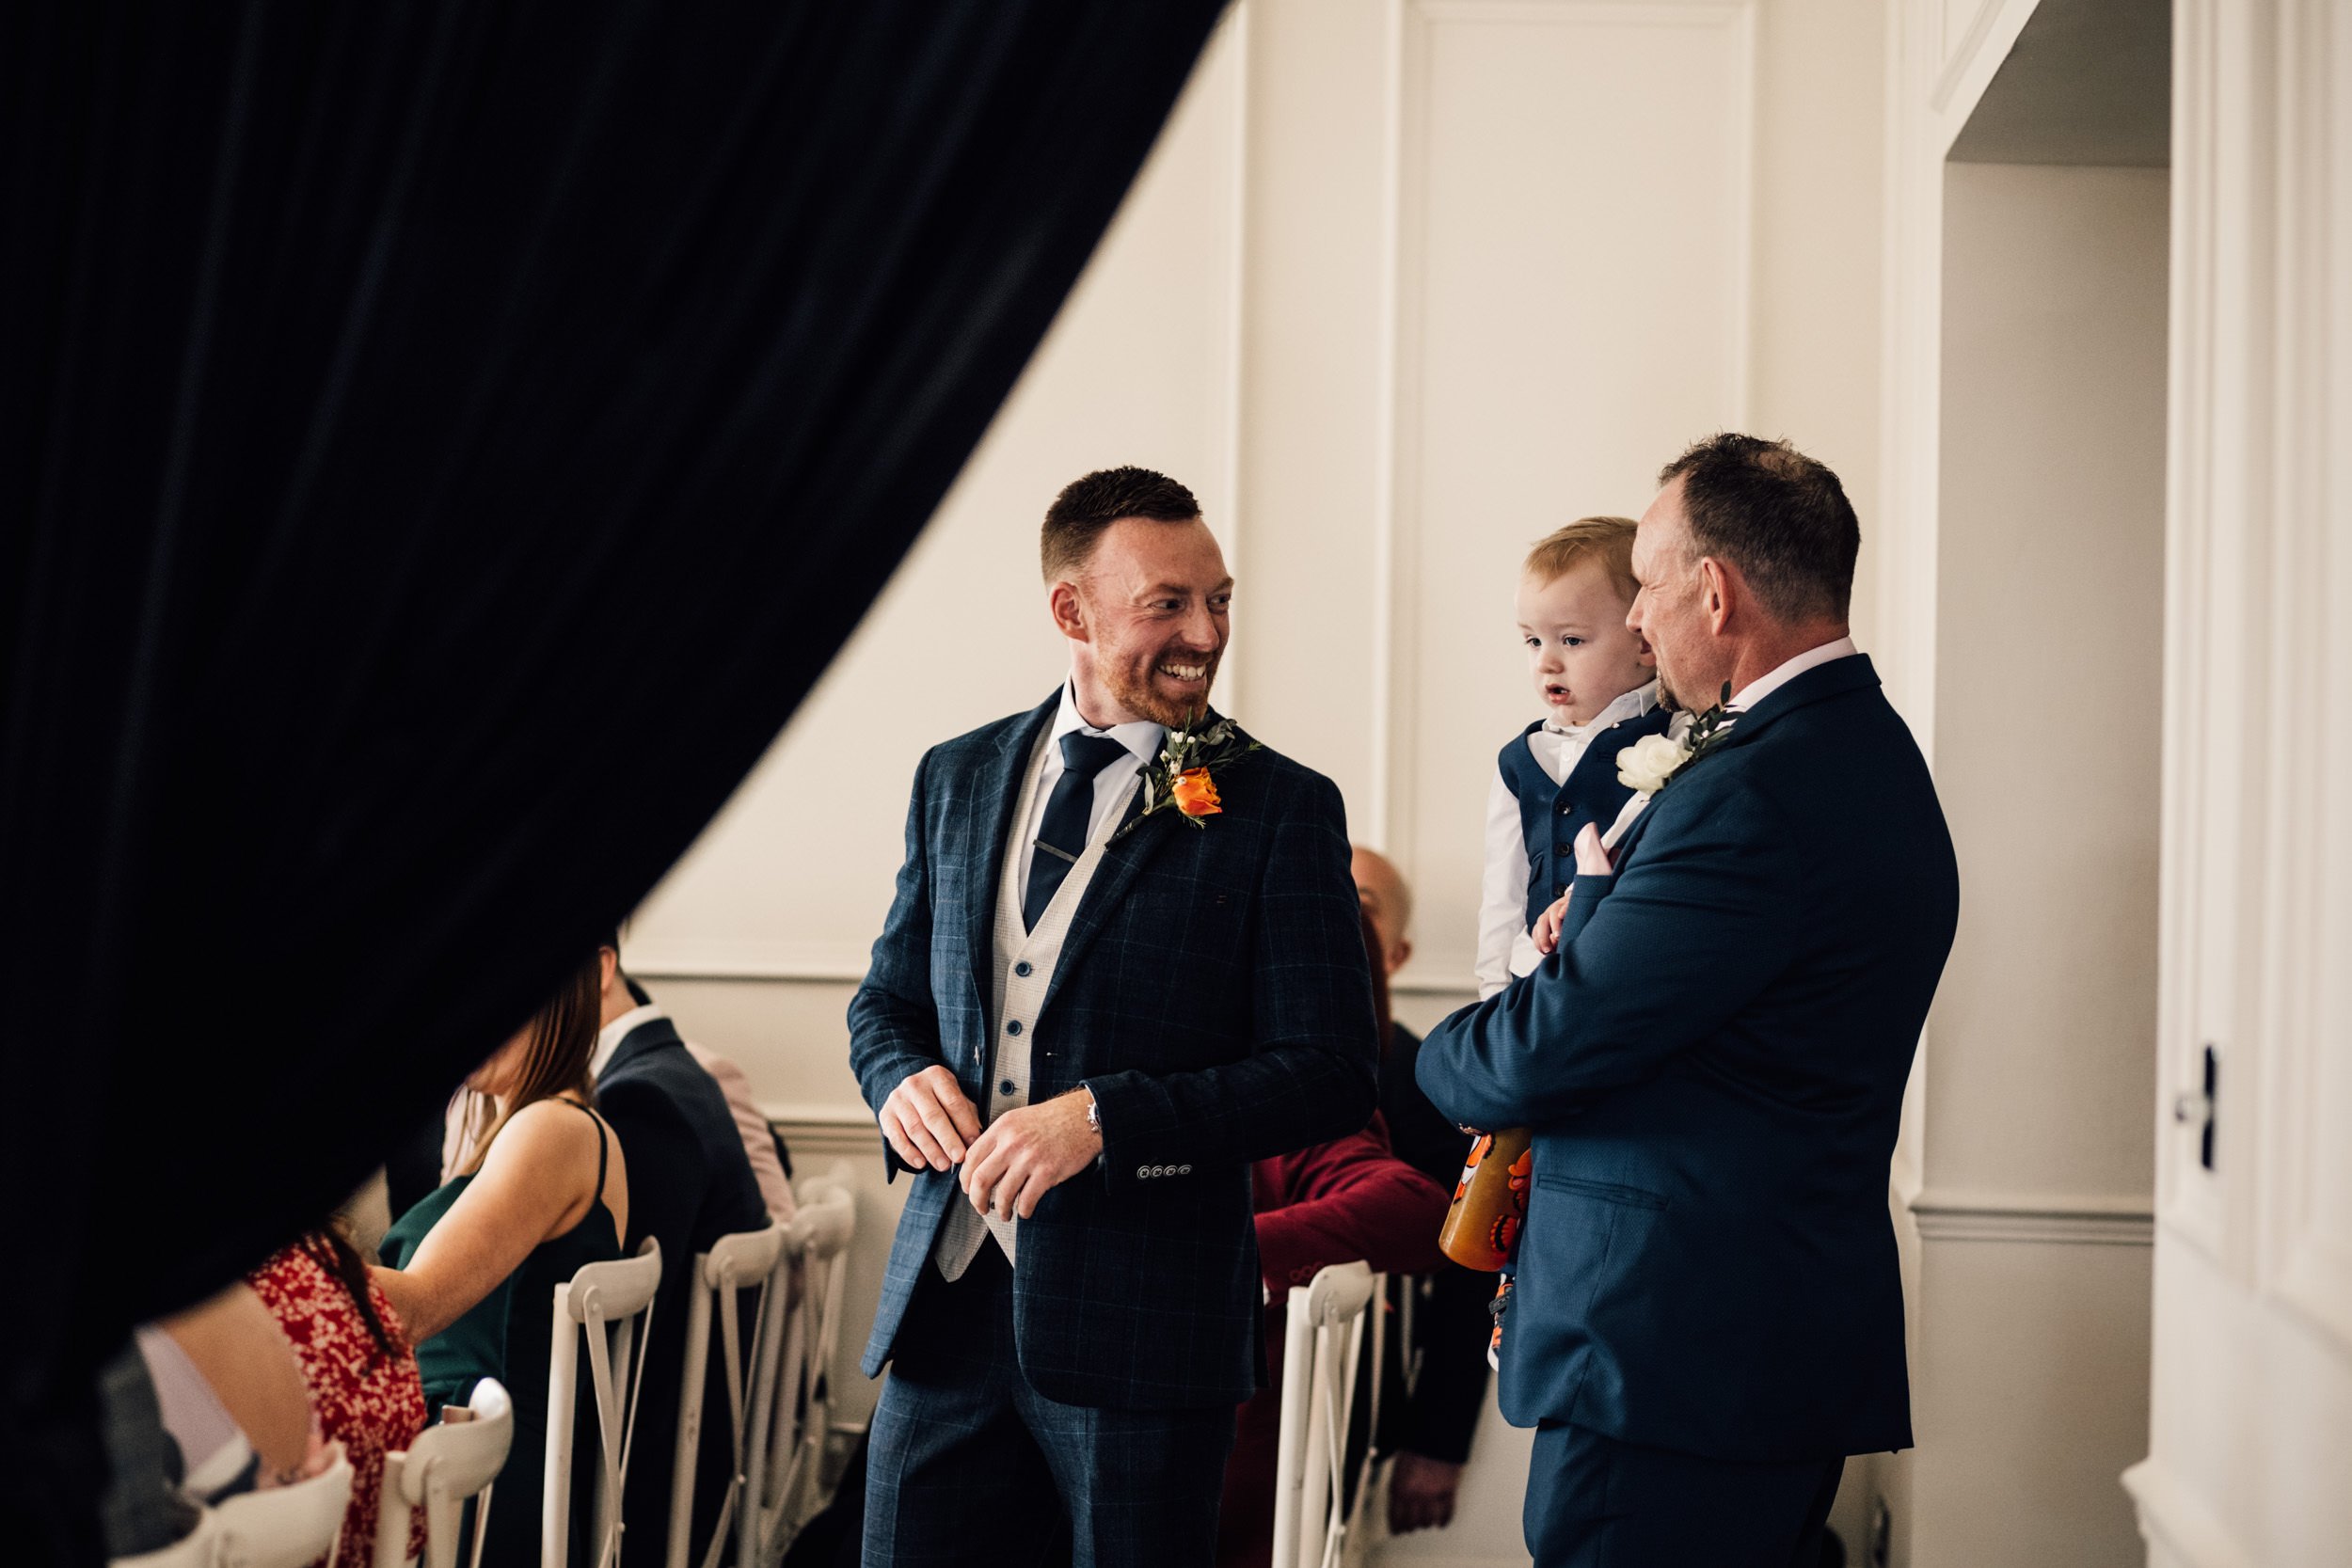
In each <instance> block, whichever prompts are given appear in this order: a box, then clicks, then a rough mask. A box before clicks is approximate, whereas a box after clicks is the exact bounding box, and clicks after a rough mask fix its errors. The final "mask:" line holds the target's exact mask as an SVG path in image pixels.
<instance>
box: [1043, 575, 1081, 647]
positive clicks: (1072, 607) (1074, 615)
mask: <svg viewBox="0 0 2352 1568" xmlns="http://www.w3.org/2000/svg"><path fill="white" fill-rule="evenodd" d="M1045 604H1046V609H1047V610H1048V611H1050V612H1051V613H1052V615H1053V617H1054V629H1055V630H1056V631H1058V632H1060V633H1061V634H1062V635H1063V636H1064V637H1067V638H1069V639H1070V640H1071V641H1073V642H1086V641H1092V639H1091V638H1089V636H1088V634H1087V617H1086V606H1085V605H1084V604H1083V603H1081V602H1080V601H1079V598H1078V585H1077V584H1076V583H1074V582H1072V581H1070V580H1069V579H1068V578H1063V579H1062V580H1061V581H1059V582H1057V583H1056V584H1054V586H1053V587H1052V588H1051V589H1049V590H1048V591H1047V593H1046V598H1045Z"/></svg>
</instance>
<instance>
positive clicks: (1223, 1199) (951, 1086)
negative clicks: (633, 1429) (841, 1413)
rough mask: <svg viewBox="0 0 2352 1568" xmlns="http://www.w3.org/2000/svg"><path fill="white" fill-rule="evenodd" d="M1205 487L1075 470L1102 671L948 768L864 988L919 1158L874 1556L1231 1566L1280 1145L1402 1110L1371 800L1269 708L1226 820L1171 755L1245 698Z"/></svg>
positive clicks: (925, 791)
mask: <svg viewBox="0 0 2352 1568" xmlns="http://www.w3.org/2000/svg"><path fill="white" fill-rule="evenodd" d="M1042 556H1043V564H1044V576H1045V584H1046V588H1047V601H1048V605H1049V608H1050V610H1051V613H1052V615H1053V618H1054V621H1055V625H1056V626H1057V628H1058V629H1059V630H1060V631H1061V632H1062V633H1063V635H1064V636H1065V637H1067V638H1068V639H1069V644H1070V652H1071V670H1070V677H1069V679H1068V681H1067V682H1066V683H1065V684H1064V685H1063V687H1062V688H1061V689H1059V690H1057V691H1056V692H1055V693H1054V694H1053V695H1052V696H1051V697H1049V698H1048V699H1047V700H1046V701H1045V702H1044V703H1043V704H1042V705H1040V706H1039V707H1038V708H1036V709H1035V710H1033V711H1031V712H1029V713H1025V714H1019V715H1015V716H1014V717H1011V718H1009V719H1005V720H1001V721H997V722H995V723H993V724H990V725H988V726H986V727H985V728H982V729H979V730H976V731H974V732H973V733H972V734H970V735H966V736H961V737H959V738H957V739H954V740H950V741H947V742H946V743H944V744H942V745H940V746H937V747H935V748H933V749H932V750H931V751H930V753H929V754H927V755H926V756H925V757H924V759H923V761H922V764H921V766H920V768H918V769H917V770H916V773H915V779H914V800H913V801H912V804H911V805H910V807H909V810H908V815H907V835H906V836H907V847H906V863H905V864H904V865H903V866H902V867H901V868H900V870H899V873H898V895H897V897H896V899H895V900H894V902H893V903H892V905H891V910H890V914H889V918H888V921H887V923H886V924H885V926H884V927H883V931H882V937H881V940H880V941H878V942H876V943H875V944H874V954H873V962H872V965H871V967H870V968H869V970H868V971H867V974H866V981H865V984H864V985H863V986H861V987H860V988H859V990H858V993H857V997H856V999H855V1000H854V1001H853V1002H852V1003H851V1004H850V1065H851V1066H852V1068H853V1069H855V1071H856V1072H857V1075H858V1081H859V1084H860V1085H861V1086H862V1087H863V1089H864V1092H865V1095H866V1102H867V1103H868V1104H870V1105H871V1106H873V1108H874V1111H875V1114H876V1117H877V1119H878V1121H879V1122H880V1124H881V1128H882V1134H883V1138H884V1144H885V1156H884V1157H885V1159H886V1160H887V1161H888V1162H889V1164H890V1167H891V1172H892V1175H893V1177H894V1178H895V1177H896V1175H897V1174H898V1171H900V1170H906V1171H912V1172H914V1190H913V1191H912V1193H910V1194H909V1196H908V1198H907V1204H906V1210H905V1213H904V1215H903V1217H902V1218H901V1219H900V1221H899V1225H898V1236H897V1238H896V1240H895V1242H894V1243H893V1245H892V1249H891V1255H890V1262H889V1267H888V1273H887V1275H886V1277H885V1280H884V1284H883V1288H882V1303H881V1306H880V1307H879V1309H878V1310H877V1312H876V1314H875V1322H874V1329H873V1336H872V1338H871V1339H870V1340H869V1342H868V1343H867V1346H866V1372H867V1374H868V1375H872V1374H873V1373H875V1372H877V1371H879V1370H881V1368H882V1364H883V1363H884V1362H888V1363H890V1369H891V1370H890V1377H889V1381H888V1382H887V1383H886V1384H885V1385H884V1386H883V1390H882V1401H881V1403H880V1405H879V1406H878V1407H877V1409H876V1412H875V1416H874V1422H873V1427H872V1435H871V1445H870V1454H869V1459H868V1468H867V1481H866V1541H865V1560H866V1562H867V1563H868V1564H884V1563H892V1564H913V1563H925V1562H942V1563H946V1562H954V1563H972V1562H993V1561H1038V1560H1043V1558H1044V1555H1045V1554H1046V1553H1047V1552H1048V1551H1052V1550H1056V1549H1059V1548H1060V1546H1061V1543H1062V1542H1064V1541H1066V1542H1067V1550H1068V1552H1069V1559H1070V1560H1073V1561H1074V1562H1076V1563H1077V1564H1079V1565H1081V1568H1086V1565H1089V1564H1104V1565H1108V1564H1129V1563H1138V1564H1139V1563H1188V1562H1198V1563H1206V1562H1208V1561H1209V1560H1210V1559H1211V1556H1212V1553H1213V1551H1214V1547H1215V1542H1216V1511H1217V1497H1218V1490H1219V1486H1220V1483H1221V1480H1222V1475H1223V1470H1224V1465H1225V1456H1226V1451H1227V1449H1229V1448H1230V1446H1231V1445H1232V1433H1233V1408H1234V1406H1235V1405H1236V1404H1238V1403H1239V1402H1242V1401H1243V1400H1245V1399H1247V1398H1248V1397H1249V1395H1250V1393H1251V1391H1252V1390H1253V1389H1254V1388H1255V1386H1257V1384H1258V1381H1259V1378H1260V1375H1261V1368H1262V1366H1263V1351H1262V1347H1261V1346H1260V1345H1259V1343H1258V1341H1257V1337H1256V1336H1257V1324H1258V1322H1259V1311H1260V1301H1261V1283H1260V1276H1259V1266H1258V1260H1257V1248H1256V1243H1255V1240H1254V1232H1253V1226H1252V1221H1251V1213H1250V1181H1249V1170H1250V1165H1251V1163H1252V1162H1254V1161H1257V1160H1261V1159H1265V1158H1267V1157H1270V1156H1273V1155H1279V1154H1285V1153H1288V1152H1291V1151H1293V1150H1295V1149H1298V1148H1305V1147H1307V1146H1309V1145H1311V1144H1317V1143H1322V1142H1325V1141H1327V1140H1329V1139H1332V1138H1336V1137H1341V1136H1343V1135H1345V1134H1347V1133H1351V1132H1356V1131H1357V1130H1359V1128H1361V1127H1363V1126H1364V1125H1365V1124H1366V1122H1368V1121H1369V1120H1370V1119H1371V1117H1372V1114H1373V1109H1374V1097H1375V1090H1374V1082H1375V1063H1376V1059H1377V1051H1378V1042H1377V1040H1376V1038H1375V1029H1376V1025H1375V1022H1374V1014H1373V1004H1372V990H1371V977H1370V971H1369V968H1368V966H1367V962H1366V958H1365V955H1364V945H1363V940H1362V935H1361V927H1360V924H1359V920H1360V917H1359V914H1358V911H1357V901H1356V891H1355V885H1354V882H1353V881H1352V879H1351V878H1350V876H1349V870H1348V856H1349V849H1348V842H1347V829H1346V823H1345V820H1344V816H1343V811H1342V808H1341V804H1340V796H1339V791H1338V790H1337V789H1336V788H1335V787H1333V785H1332V784H1331V783H1330V782H1329V781H1328V780H1327V779H1324V778H1322V777H1321V776H1319V775H1317V774H1315V773H1312V772H1311V771H1309V770H1308V769H1307V768H1302V767H1300V766H1299V765H1297V764H1296V763H1294V762H1292V761H1290V760H1289V759H1288V758H1285V757H1282V756H1280V755H1278V754H1277V753H1275V752H1271V751H1267V750H1263V749H1258V750H1254V751H1245V750H1244V749H1245V748H1246V747H1248V745H1249V742H1248V740H1247V737H1243V736H1239V734H1238V732H1235V733H1234V735H1233V736H1232V738H1231V739H1230V740H1229V741H1228V742H1227V743H1226V744H1225V745H1224V746H1223V747H1222V748H1221V751H1220V754H1219V758H1218V759H1217V760H1213V761H1212V764H1211V769H1210V779H1209V781H1208V782H1209V784H1211V785H1213V787H1214V791H1215V796H1214V800H1206V799H1204V798H1203V797H1202V796H1201V795H1200V793H1198V792H1194V791H1188V792H1187V796H1186V798H1187V799H1189V800H1191V801H1192V803H1193V805H1194V806H1195V807H1196V808H1197V807H1199V806H1200V805H1203V804H1209V805H1214V807H1215V808H1216V809H1215V811H1214V813H1213V814H1202V815H1200V816H1192V815H1191V814H1190V813H1188V812H1187V811H1185V810H1184V809H1183V808H1182V807H1181V806H1180V805H1179V804H1178V803H1176V802H1175V801H1174V800H1173V799H1172V797H1171V794H1170V792H1169V790H1168V779H1167V778H1166V776H1165V775H1164V773H1162V772H1161V771H1160V757H1161V753H1162V749H1163V746H1164V745H1165V744H1166V742H1167V739H1168V733H1169V731H1170V729H1171V728H1174V729H1179V730H1181V729H1184V728H1185V727H1186V726H1190V727H1191V729H1192V730H1193V731H1194V732H1195V733H1202V732H1206V731H1209V730H1211V729H1213V728H1214V727H1215V726H1216V725H1217V724H1218V723H1219V721H1218V719H1217V716H1216V714H1215V713H1214V712H1212V711H1210V710H1209V708H1208V696H1209V689H1210V686H1211V684H1212V683H1213V682H1214V680H1215V678H1216V667H1217V661H1218V659H1219V658H1220V657H1222V655H1223V653H1224V649H1225V644H1226V639H1227V636H1228V631H1229V623H1228V610H1229V601H1230V598H1231V594H1232V579H1231V578H1230V577H1229V576H1228V575H1227V573H1226V570H1225V562H1224V558H1223V556H1222V554H1221V553H1220V552H1219V550H1218V548H1217V546H1216V540H1215V539H1214V538H1213V537H1212V536H1211V534H1210V533H1209V531H1208V529H1207V527H1206V526H1205V525H1204V524H1203V523H1202V522H1201V520H1200V507H1199V505H1198V504H1197V503H1196V502H1195V500H1194V499H1193V497H1192V495H1191V493H1190V492H1189V491H1187V490H1186V489H1185V488H1184V486H1183V485H1181V484H1178V483H1175V482H1174V481H1172V480H1169V479H1167V478H1165V477H1164V476H1162V475H1159V474H1155V473H1152V472H1150V471H1148V470H1145V469H1140V468H1115V469H1109V470H1105V471H1104V472H1101V473H1096V474H1090V475H1089V476H1087V477H1086V478H1085V479H1082V480H1079V481H1078V482H1077V483H1073V484H1072V485H1071V486H1070V487H1069V488H1068V489H1066V490H1064V491H1063V492H1062V494H1061V496H1060V497H1059V498H1058V499H1057V500H1056V501H1055V503H1054V505H1053V507H1052V509H1051V510H1050V511H1049V512H1048V513H1047V515H1046V520H1045V527H1044V531H1043V547H1042ZM1147 808H1152V809H1147ZM1064 1531H1067V1534H1066V1535H1065V1534H1064V1533H1063V1532H1064Z"/></svg>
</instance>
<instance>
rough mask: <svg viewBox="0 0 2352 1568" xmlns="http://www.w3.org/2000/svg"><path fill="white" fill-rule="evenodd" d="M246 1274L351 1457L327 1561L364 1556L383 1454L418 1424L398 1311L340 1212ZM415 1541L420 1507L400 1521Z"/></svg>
mask: <svg viewBox="0 0 2352 1568" xmlns="http://www.w3.org/2000/svg"><path fill="white" fill-rule="evenodd" d="M246 1283H247V1284H249V1285H250V1286H252V1287H253V1291H254V1293H255V1294H256V1295H258V1296H260V1297H261V1298H262V1306H264V1307H268V1308H269V1310H270V1315H271V1316H272V1317H274V1318H276V1319H277V1320H278V1327H279V1328H280V1329H282V1330H283V1331H284V1332H285V1336H286V1339H287V1341H288V1342H289V1343H290V1344H292V1345H293V1346H294V1359H295V1360H296V1361H298V1362H299V1363H300V1364H301V1367H302V1378H303V1381H304V1382H305V1383H307V1384H309V1385H310V1404H311V1408H313V1409H314V1410H316V1411H317V1412H318V1419H319V1426H320V1429H321V1431H322V1432H323V1433H324V1434H325V1435H326V1437H327V1438H328V1439H329V1440H330V1441H339V1442H341V1443H342V1446H343V1452H344V1453H345V1454H347V1455H349V1456H350V1459H351V1505H350V1507H349V1508H347V1509H345V1510H344V1512H343V1531H342V1549H341V1552H340V1555H339V1556H338V1557H337V1559H336V1560H337V1561H339V1562H344V1563H365V1562H369V1561H372V1560H373V1558H374V1555H375V1515H376V1505H377V1503H378V1501H379V1500H380V1498H379V1494H380V1493H381V1492H382V1490H383V1485H384V1456H385V1455H386V1454H387V1453H389V1452H391V1451H392V1450H394V1449H405V1448H406V1447H408V1445H409V1444H411V1443H413V1442H415V1441H416V1440H417V1434H418V1433H421V1432H422V1431H423V1430H424V1420H425V1416H424V1388H423V1386H422V1384H421V1382H420V1380H419V1375H418V1371H417V1358H416V1356H415V1355H414V1354H411V1353H410V1351H409V1348H408V1340H407V1338H406V1337H405V1335H404V1334H403V1332H402V1327H401V1322H400V1318H399V1316H398V1315H397V1314H396V1313H395V1312H394V1311H393V1309H392V1306H391V1303H390V1302H389V1300H388V1299H386V1297H385V1294H384V1292H383V1291H382V1290H381V1289H380V1288H378V1287H376V1286H374V1285H373V1284H372V1283H371V1282H370V1281H369V1279H368V1271H367V1265H366V1264H364V1263H362V1262H361V1261H360V1260H359V1254H358V1250H357V1249H356V1248H354V1247H353V1246H352V1244H351V1240H350V1238H349V1237H348V1236H346V1235H345V1234H344V1233H343V1231H342V1227H341V1222H339V1221H329V1222H328V1223H327V1224H326V1225H325V1226H322V1227H320V1228H318V1229H316V1230H313V1231H311V1232H310V1234H308V1235H306V1236H304V1237H303V1238H302V1239H301V1240H299V1241H297V1242H295V1243H294V1244H293V1245H291V1246H286V1247H281V1248H279V1249H278V1251H277V1252H276V1253H275V1254H273V1255H272V1256H271V1258H270V1259H269V1260H268V1261H267V1262H265V1263H263V1264H262V1266H261V1267H260V1268H258V1269H256V1270H254V1271H253V1272H252V1274H250V1275H247V1276H246ZM423 1550H424V1511H423V1510H422V1509H419V1510H418V1511H417V1513H416V1514H415V1516H414V1517H413V1518H412V1519H411V1520H410V1522H409V1530H408V1551H407V1555H408V1556H410V1557H415V1556H416V1555H417V1554H418V1553H420V1552H421V1551H423Z"/></svg>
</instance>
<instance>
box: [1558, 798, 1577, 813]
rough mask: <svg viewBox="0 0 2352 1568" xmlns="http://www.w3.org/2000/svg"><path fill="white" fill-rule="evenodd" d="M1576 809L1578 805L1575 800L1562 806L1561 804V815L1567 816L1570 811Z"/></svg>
mask: <svg viewBox="0 0 2352 1568" xmlns="http://www.w3.org/2000/svg"><path fill="white" fill-rule="evenodd" d="M1574 810H1576V806H1575V803H1574V802H1573V801H1571V802H1568V803H1565V804H1564V805H1562V806H1561V808H1560V815H1561V816H1567V815H1568V814H1569V813H1570V812H1573V811H1574Z"/></svg>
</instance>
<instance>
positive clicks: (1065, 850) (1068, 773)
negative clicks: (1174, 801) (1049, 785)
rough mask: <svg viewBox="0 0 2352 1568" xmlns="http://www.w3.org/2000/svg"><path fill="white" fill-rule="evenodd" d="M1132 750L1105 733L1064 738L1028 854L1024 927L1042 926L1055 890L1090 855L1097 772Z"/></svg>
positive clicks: (1022, 924)
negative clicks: (1056, 774)
mask: <svg viewBox="0 0 2352 1568" xmlns="http://www.w3.org/2000/svg"><path fill="white" fill-rule="evenodd" d="M1127 754H1128V753H1127V748H1126V747H1124V746H1121V745H1120V743H1119V742H1118V741H1116V740H1113V739H1112V738H1111V737H1110V736H1106V735H1082V734H1080V733H1079V732H1078V731H1076V730H1072V731H1071V732H1070V733H1069V734H1068V735H1065V736H1062V737H1061V777H1060V778H1058V779H1056V780H1055V781H1054V793H1053V794H1052V795H1050V796H1048V797H1047V798H1046V801H1045V820H1044V821H1043V822H1042V823H1041V824H1039V826H1038V832H1037V848H1036V849H1035V850H1034V851H1033V852H1032V853H1031V854H1030V856H1029V885H1028V888H1027V889H1026V890H1025V892H1024V893H1023V895H1022V898H1021V927H1022V929H1024V930H1035V929H1036V928H1037V923H1038V921H1039V920H1040V919H1041V918H1042V917H1043V916H1044V913H1045V906H1046V905H1048V904H1050V903H1052V902H1053V901H1054V893H1055V890H1057V888H1059V887H1060V886H1061V883H1062V879H1063V878H1065V877H1067V876H1069V875H1070V868H1071V867H1072V866H1073V865H1075V864H1076V863H1078V857H1079V856H1080V855H1083V854H1085V853H1086V849H1087V829H1088V828H1089V826H1091V825H1092V823H1093V820H1094V776H1095V775H1096V774H1097V773H1100V772H1101V771H1103V769H1104V768H1108V767H1109V766H1110V765H1111V764H1112V763H1114V762H1117V761H1118V760H1119V759H1120V757H1123V756H1125V755H1127Z"/></svg>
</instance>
